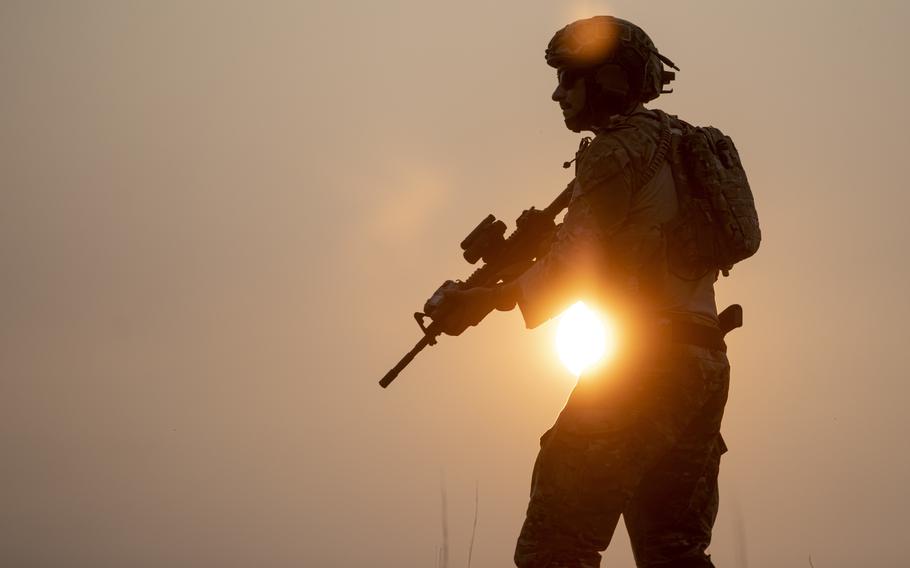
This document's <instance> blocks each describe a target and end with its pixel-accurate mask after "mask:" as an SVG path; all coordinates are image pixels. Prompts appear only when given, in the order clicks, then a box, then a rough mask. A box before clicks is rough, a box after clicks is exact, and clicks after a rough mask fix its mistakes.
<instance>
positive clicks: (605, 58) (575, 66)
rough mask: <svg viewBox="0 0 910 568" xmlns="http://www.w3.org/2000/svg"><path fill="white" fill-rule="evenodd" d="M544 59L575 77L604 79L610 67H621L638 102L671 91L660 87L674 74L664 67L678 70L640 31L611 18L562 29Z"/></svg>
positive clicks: (551, 42) (594, 19)
mask: <svg viewBox="0 0 910 568" xmlns="http://www.w3.org/2000/svg"><path fill="white" fill-rule="evenodd" d="M546 59H547V64H548V65H550V66H551V67H555V68H556V69H560V70H567V71H571V72H573V73H579V74H592V75H596V74H598V73H601V74H603V75H604V76H605V77H607V76H610V73H609V71H610V69H611V68H612V69H616V68H621V69H622V70H623V71H624V72H625V73H626V74H627V75H628V78H629V91H630V95H631V96H633V97H634V98H636V99H637V100H638V101H640V102H648V101H650V100H653V99H656V98H657V97H658V96H660V95H661V94H662V93H670V92H672V91H670V90H666V89H665V88H664V87H666V86H667V85H669V84H670V82H671V81H673V80H674V79H675V78H676V73H674V72H672V71H665V70H664V64H666V65H667V66H669V67H671V68H673V69H675V70H677V71H679V68H678V67H677V66H676V65H674V64H673V62H672V61H670V60H669V59H668V58H666V57H664V56H663V55H661V54H660V52H658V51H657V48H656V47H655V46H654V42H652V41H651V38H649V37H648V34H646V33H645V31H644V30H642V29H641V28H640V27H638V26H636V25H635V24H633V23H631V22H629V21H626V20H623V19H620V18H614V17H612V16H594V17H593V18H587V19H584V20H578V21H575V22H572V23H571V24H569V25H567V26H566V27H564V28H562V29H561V30H559V31H558V32H556V34H555V35H554V36H553V39H551V40H550V43H549V44H548V45H547V51H546Z"/></svg>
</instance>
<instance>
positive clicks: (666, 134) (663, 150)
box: [638, 110, 673, 188]
mask: <svg viewBox="0 0 910 568" xmlns="http://www.w3.org/2000/svg"><path fill="white" fill-rule="evenodd" d="M655 112H656V113H657V115H658V116H659V117H660V140H659V141H658V142H657V150H655V151H654V155H653V156H651V161H650V162H648V167H647V168H645V171H644V172H643V173H642V177H641V183H640V184H639V185H638V187H639V188H642V187H644V186H646V185H648V184H649V183H651V180H653V179H654V176H656V175H657V172H658V171H660V168H662V167H663V165H664V162H665V161H666V160H667V153H668V152H669V151H670V146H671V143H672V141H673V140H672V138H673V137H672V132H671V130H670V117H669V116H668V115H667V114H666V113H665V112H663V111H659V110H655Z"/></svg>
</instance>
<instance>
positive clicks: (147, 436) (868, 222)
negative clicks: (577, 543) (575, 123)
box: [0, 0, 910, 568]
mask: <svg viewBox="0 0 910 568" xmlns="http://www.w3.org/2000/svg"><path fill="white" fill-rule="evenodd" d="M600 13H609V14H614V15H617V16H620V17H624V18H627V19H630V20H632V21H634V22H636V23H638V24H639V25H641V26H642V27H643V28H644V29H645V30H647V31H648V33H649V34H650V35H651V37H652V38H653V39H654V41H655V43H656V45H657V47H658V48H659V49H660V50H661V51H662V52H663V53H665V54H666V55H667V56H669V57H670V58H671V59H673V60H674V61H675V62H676V63H677V64H678V65H679V66H680V67H681V68H682V72H681V73H679V80H678V81H677V82H676V83H675V85H674V86H675V89H676V92H675V93H674V94H672V95H668V96H666V97H661V98H660V99H658V100H657V101H655V102H654V103H653V104H654V106H657V107H660V108H663V109H665V110H667V111H669V112H671V113H674V114H679V115H680V116H682V117H683V118H685V119H686V120H688V121H690V122H694V123H699V124H712V125H715V126H718V127H720V128H722V129H723V130H724V131H725V132H727V133H729V134H730V135H732V136H733V137H734V139H735V140H736V142H737V145H738V147H739V150H740V153H741V154H742V157H743V161H744V163H745V165H746V167H747V171H748V173H749V176H750V181H751V184H752V188H753V191H754V193H755V196H756V201H757V204H758V208H759V216H760V219H761V224H762V229H763V235H764V242H763V244H762V249H761V251H760V252H759V254H758V255H757V256H756V257H755V258H753V259H751V260H749V261H747V262H745V263H743V264H742V265H741V266H737V267H736V269H735V270H734V271H733V275H732V276H731V277H730V278H728V279H725V280H722V281H721V282H719V284H718V286H717V294H718V303H719V305H720V307H723V306H725V305H727V304H729V303H732V302H739V303H742V304H743V305H744V307H745V312H746V326H745V327H744V328H743V329H741V330H738V331H736V332H735V333H734V334H733V335H731V336H730V338H729V344H730V358H731V361H732V365H733V375H732V383H731V384H732V386H731V397H730V401H729V403H728V406H727V415H726V418H725V422H724V427H723V434H724V437H725V439H726V440H727V443H728V445H729V446H730V451H729V453H727V454H726V455H725V456H724V460H723V464H722V470H721V510H720V515H719V517H718V520H717V525H716V530H715V544H714V546H713V547H712V549H713V554H714V558H715V560H716V561H717V562H716V563H717V564H718V566H731V567H732V566H736V567H745V566H753V567H756V566H774V567H790V566H792V567H805V566H808V565H809V560H808V558H809V555H810V554H811V555H812V559H813V562H814V565H815V566H816V567H817V568H853V567H857V566H874V567H878V566H881V567H897V566H902V565H905V563H906V550H905V549H906V546H905V539H906V534H907V531H908V529H910V521H908V519H907V511H908V510H910V492H908V490H907V487H906V483H907V480H908V479H910V460H908V457H907V449H906V448H907V442H906V436H907V434H908V426H910V419H908V417H907V416H908V412H907V405H908V403H910V400H908V398H910V397H908V393H910V385H908V378H910V377H908V372H907V370H906V369H907V365H908V355H907V353H908V349H907V346H906V345H905V339H906V333H905V329H906V326H907V322H908V321H910V302H908V300H907V296H906V293H907V290H908V289H910V268H908V263H907V255H906V251H905V246H906V244H907V242H908V236H910V230H908V222H907V219H906V216H907V212H908V211H910V196H908V195H910V194H908V187H907V174H906V168H907V151H908V143H907V139H906V136H907V132H908V130H910V114H908V112H907V107H906V105H907V101H908V100H910V96H908V95H910V88H908V87H910V80H908V78H907V70H906V67H907V62H906V57H907V55H908V53H910V39H908V34H907V31H906V22H907V21H908V18H910V7H908V4H907V3H906V2H900V1H892V2H885V1H881V2H876V1H872V2H864V3H860V2H834V1H827V2H823V1H799V2H784V1H761V2H759V1H753V2H729V1H726V2H725V1H720V0H710V1H709V0H699V1H694V0H692V1H669V0H667V1H661V2H658V1H653V2H643V1H640V0H639V1H632V0H626V1H620V0H616V1H611V2H593V1H592V2H581V1H577V2H576V1H565V2H557V1H537V2H530V1H527V0H524V1H518V0H504V1H500V2H475V1H462V2H435V1H433V2H429V1H416V0H412V1H392V0H386V1H382V2H379V1H376V2H367V1H363V2H359V3H353V2H348V3H343V2H328V1H325V2H313V1H310V2H306V1H304V2H255V3H254V2H246V3H241V2H227V1H223V2H216V1H212V2H160V1H156V2H121V1H110V2H101V1H83V2H62V1H61V2H30V1H23V2H18V1H11V0H0V74H2V77H3V88H2V89H0V125H2V128H0V267H2V268H0V455H2V456H3V459H2V462H0V511H2V516H0V565H2V566H11V567H20V566H21V567H29V568H30V567H58V566H60V567H62V566H66V567H76V566H79V567H82V566H85V567H93V568H106V567H111V568H114V567H118V568H119V567H124V566H129V567H160V566H174V567H184V566H185V567H194V568H195V567H208V566H212V567H214V566H218V567H248V566H269V567H276V568H281V567H292V566H293V567H301V566H306V567H328V568H334V567H339V568H347V567H355V566H357V567H360V566H376V567H390V568H392V567H395V568H398V567H434V566H435V565H436V551H437V547H439V546H440V545H441V544H442V536H441V531H442V521H441V512H440V486H441V484H442V483H444V484H445V488H446V491H447V495H448V505H449V511H448V513H449V515H448V523H449V546H450V554H451V566H453V567H454V566H464V565H465V564H466V559H467V549H468V542H469V538H470V533H471V524H472V520H473V511H474V488H475V484H476V485H477V486H478V487H479V514H478V525H477V536H476V542H475V546H474V553H473V563H472V566H473V567H474V568H496V567H503V566H510V565H511V555H512V550H513V547H514V541H515V537H516V536H517V534H518V530H519V528H520V525H521V521H522V519H523V515H524V510H525V506H526V504H527V493H528V487H529V479H530V470H531V465H532V462H533V459H534V457H535V455H536V451H537V442H538V437H539V435H540V434H541V433H542V432H543V431H544V430H546V429H547V428H548V427H549V425H550V424H551V423H552V421H553V420H554V419H555V416H556V414H557V412H558V410H559V409H560V408H561V406H562V404H563V402H564V400H565V397H566V396H567V394H568V392H569V391H570V389H571V387H572V384H573V379H572V378H571V377H570V376H569V375H568V373H567V372H566V371H565V370H564V369H563V368H562V366H561V365H560V364H559V363H558V361H557V358H556V355H555V350H554V348H553V332H554V328H555V326H553V325H552V324H550V325H547V326H544V327H541V328H539V329H537V330H534V331H532V332H528V331H525V330H524V329H523V325H522V322H521V317H520V315H519V314H518V313H517V312H512V313H509V314H495V315H494V316H491V318H490V319H489V320H488V321H486V322H484V325H483V326H482V327H480V328H477V329H473V330H470V331H469V332H468V333H467V334H465V335H464V336H462V337H460V338H456V339H452V338H445V339H444V340H442V341H440V344H439V345H438V346H436V347H433V348H432V349H430V350H428V351H426V352H425V353H423V354H422V355H421V356H420V357H419V358H418V359H417V360H416V361H415V362H414V363H413V364H412V365H411V367H409V368H408V369H407V370H406V371H405V372H404V373H403V374H402V375H401V377H400V378H399V379H398V380H397V381H396V382H395V383H394V384H393V385H392V386H391V387H390V388H389V389H388V390H382V389H380V388H379V387H378V386H377V385H376V381H377V380H378V379H379V378H380V377H381V376H382V375H383V374H384V373H385V371H386V370H387V369H388V368H389V367H391V366H392V365H393V364H394V363H395V362H396V361H397V360H398V358H399V357H400V356H401V355H402V354H403V353H404V352H405V351H406V350H407V349H409V348H410V347H411V345H413V343H414V342H415V341H416V340H417V339H418V338H419V330H418V329H417V327H416V325H414V322H413V320H412V319H411V316H410V314H411V313H412V312H413V311H415V310H416V309H418V308H419V307H420V306H421V305H422V303H423V301H424V300H425V299H426V297H427V296H428V295H429V294H430V293H431V292H432V291H433V290H434V289H435V287H436V286H437V285H438V284H439V283H441V282H442V281H443V280H445V279H447V278H456V277H462V278H463V277H465V276H467V275H468V274H469V273H470V270H471V268H470V267H469V266H468V265H467V264H466V263H464V261H463V260H462V259H461V258H460V254H459V252H460V251H459V249H458V243H459V241H460V240H461V239H462V238H463V237H464V235H465V234H466V233H467V232H468V231H469V230H470V229H471V228H472V227H473V226H474V225H475V224H476V223H477V222H478V221H479V220H480V219H481V218H482V217H483V216H485V215H486V214H487V213H490V212H492V213H494V214H496V215H497V216H499V217H501V218H503V219H505V220H506V221H508V222H509V223H510V225H511V224H512V223H513V222H514V218H515V217H516V216H517V215H518V214H519V213H520V212H521V210H522V209H524V208H526V207H529V206H531V205H537V206H538V207H540V206H543V205H545V204H547V203H549V201H550V200H551V199H552V198H553V197H554V196H555V195H556V193H558V191H559V190H560V189H561V188H562V187H564V185H565V183H566V181H567V180H568V176H569V175H570V174H569V173H568V172H566V171H565V170H563V169H562V168H561V167H560V165H561V163H562V162H563V161H564V160H566V159H568V158H570V157H571V156H572V155H573V152H574V150H575V148H576V145H577V140H578V135H575V134H572V133H571V132H568V131H567V130H565V128H564V127H563V125H562V120H561V115H560V113H559V110H558V108H557V107H556V105H555V104H554V103H553V102H552V101H550V100H549V95H550V93H551V91H552V89H553V87H554V80H555V75H554V72H553V70H552V69H550V68H548V67H547V66H546V65H545V63H544V60H543V52H544V48H545V46H546V43H547V41H549V39H550V37H551V35H552V34H553V32H555V31H556V30H557V29H558V28H559V27H561V26H563V25H564V24H566V23H568V22H569V21H571V20H573V19H575V18H578V17H583V16H590V15H594V14H600ZM443 480H444V481H443ZM607 558H608V561H607V562H605V565H606V564H609V565H611V566H616V567H618V568H631V567H632V566H633V562H632V558H631V552H630V550H629V546H628V541H627V538H626V536H625V533H624V530H623V529H622V528H620V529H619V531H618V532H617V536H616V538H615V541H614V545H613V547H611V550H610V552H609V553H608V555H607Z"/></svg>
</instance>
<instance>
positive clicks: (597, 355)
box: [556, 302, 615, 377]
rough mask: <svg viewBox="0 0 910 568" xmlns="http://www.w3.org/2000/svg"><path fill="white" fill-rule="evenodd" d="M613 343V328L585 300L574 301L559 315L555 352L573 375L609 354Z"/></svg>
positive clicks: (580, 372) (578, 373) (577, 374)
mask: <svg viewBox="0 0 910 568" xmlns="http://www.w3.org/2000/svg"><path fill="white" fill-rule="evenodd" d="M614 346H615V337H614V335H613V328H612V327H610V326H609V325H607V324H605V322H604V321H602V319H601V318H600V317H598V315H597V314H596V313H595V312H594V311H593V310H591V309H590V308H589V307H588V306H586V305H585V304H584V302H576V303H575V304H574V305H572V307H570V308H569V309H567V310H566V311H564V312H563V313H562V315H561V316H559V325H558V327H557V328H556V352H557V353H558V354H559V359H560V361H562V363H563V365H565V366H566V368H568V369H569V371H570V372H571V373H572V374H573V375H575V376H576V377H578V376H580V375H581V374H582V373H583V372H584V371H585V370H586V369H589V368H590V367H591V366H593V365H594V364H595V363H597V362H598V361H600V360H601V359H603V357H604V356H605V355H608V354H611V353H612V352H613V348H614Z"/></svg>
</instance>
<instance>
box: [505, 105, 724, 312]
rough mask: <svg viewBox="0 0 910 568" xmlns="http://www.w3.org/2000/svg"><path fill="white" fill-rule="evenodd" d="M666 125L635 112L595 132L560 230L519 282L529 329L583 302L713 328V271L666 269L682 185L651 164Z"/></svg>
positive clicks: (665, 168) (663, 166) (665, 167)
mask: <svg viewBox="0 0 910 568" xmlns="http://www.w3.org/2000/svg"><path fill="white" fill-rule="evenodd" d="M667 127H668V126H667V124H666V123H665V122H664V120H663V118H662V116H661V115H660V114H659V113H658V112H656V111H651V110H647V109H645V108H644V107H642V106H641V105H639V106H638V108H637V109H635V110H634V111H633V112H632V113H630V114H628V115H620V116H615V117H613V118H612V119H611V120H610V121H609V122H607V123H606V124H605V125H603V126H602V127H599V128H598V130H597V133H596V136H595V137H594V139H593V140H592V141H591V143H590V144H589V145H588V146H587V147H586V148H585V149H584V150H583V151H582V152H581V154H580V155H579V157H578V160H577V162H576V173H575V187H574V190H573V194H572V199H571V201H570V203H569V208H568V211H567V213H566V216H565V219H564V220H563V223H562V226H561V227H560V228H559V230H558V232H557V234H556V237H555V239H554V242H553V243H552V244H551V245H550V249H549V252H548V253H547V254H546V255H545V256H543V257H542V258H540V259H539V260H538V261H537V262H536V263H535V264H534V265H533V266H532V267H531V268H530V269H529V270H528V271H526V272H525V273H524V274H522V276H521V277H519V278H518V280H517V281H518V285H519V286H520V288H521V296H520V297H519V299H518V305H519V307H520V308H521V311H522V315H523V316H524V319H525V324H526V325H527V327H529V328H534V327H536V326H538V325H540V324H541V323H543V322H544V321H546V320H547V319H549V318H551V317H554V316H556V315H557V314H559V313H561V312H562V311H563V310H564V309H565V308H566V307H568V305H569V304H571V303H574V302H575V301H576V300H577V299H579V298H582V299H584V300H586V301H588V302H590V303H594V304H602V305H603V304H607V305H608V306H609V307H608V309H609V311H611V312H615V311H616V309H618V306H619V305H621V306H622V308H623V309H624V310H626V311H633V310H637V311H642V310H643V311H645V312H649V313H653V312H660V313H668V314H673V315H674V317H676V318H677V319H681V320H688V321H691V322H693V323H702V324H705V325H716V324H717V308H716V306H715V304H714V291H713V283H714V281H715V280H716V278H717V272H716V271H711V272H710V273H708V274H703V275H702V277H701V278H693V279H685V278H680V277H678V276H676V275H674V274H672V273H671V272H670V271H669V269H668V265H667V254H666V247H667V243H666V237H665V235H664V231H663V227H664V226H665V224H666V223H668V222H669V221H670V220H672V219H674V218H675V216H676V214H677V212H678V204H677V198H676V186H675V184H674V181H673V173H672V170H671V167H670V164H669V163H668V161H667V160H666V159H664V160H660V161H659V163H655V160H656V157H657V156H658V155H659V148H660V144H661V139H662V138H663V134H664V129H665V128H667ZM655 166H659V167H657V168H655ZM655 169H656V171H653V172H652V170H655ZM650 173H653V176H652V175H650Z"/></svg>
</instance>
